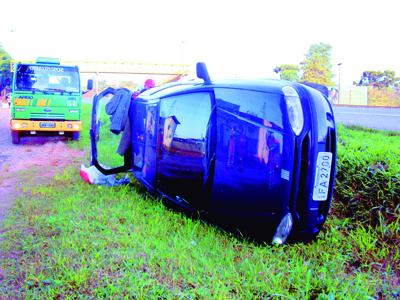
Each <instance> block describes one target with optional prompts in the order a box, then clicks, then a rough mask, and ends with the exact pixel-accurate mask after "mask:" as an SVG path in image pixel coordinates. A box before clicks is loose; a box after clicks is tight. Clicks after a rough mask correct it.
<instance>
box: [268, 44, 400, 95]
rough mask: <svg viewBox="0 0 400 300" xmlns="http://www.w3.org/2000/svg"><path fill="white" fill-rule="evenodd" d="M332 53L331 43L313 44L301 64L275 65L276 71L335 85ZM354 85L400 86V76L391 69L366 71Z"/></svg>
mask: <svg viewBox="0 0 400 300" xmlns="http://www.w3.org/2000/svg"><path fill="white" fill-rule="evenodd" d="M331 54H332V46H331V45H330V44H327V43H318V44H312V45H311V46H310V48H309V50H308V52H307V53H306V54H305V59H304V60H303V61H301V62H300V64H299V65H294V64H282V65H279V66H277V67H275V68H274V72H275V73H277V74H279V76H280V78H281V79H283V80H289V81H299V82H310V83H317V84H322V85H325V86H334V85H335V84H334V83H333V80H332V79H333V73H332V63H331ZM300 74H301V75H300ZM353 85H358V86H371V87H374V88H384V87H385V88H400V77H396V75H395V72H394V71H391V70H385V71H364V72H363V73H362V75H361V79H360V80H359V81H354V82H353Z"/></svg>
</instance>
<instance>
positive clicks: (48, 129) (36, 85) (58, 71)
mask: <svg viewBox="0 0 400 300" xmlns="http://www.w3.org/2000/svg"><path fill="white" fill-rule="evenodd" d="M81 103H82V91H81V85H80V74H79V69H78V67H77V66H66V65H61V64H60V62H59V60H58V59H50V58H38V59H37V60H36V62H34V63H16V64H15V66H14V76H13V81H12V103H11V121H10V125H11V137H12V142H13V143H14V144H18V143H19V142H20V138H21V137H23V136H29V135H66V136H69V137H70V138H72V139H73V140H77V139H79V136H80V130H81Z"/></svg>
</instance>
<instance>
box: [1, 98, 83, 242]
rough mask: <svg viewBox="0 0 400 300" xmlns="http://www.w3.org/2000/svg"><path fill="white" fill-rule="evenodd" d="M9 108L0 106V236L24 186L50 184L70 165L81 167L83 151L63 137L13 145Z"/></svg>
mask: <svg viewBox="0 0 400 300" xmlns="http://www.w3.org/2000/svg"><path fill="white" fill-rule="evenodd" d="M9 121H10V109H9V108H4V107H1V106H0V234H1V233H2V228H3V225H2V224H3V220H4V218H5V217H6V215H7V213H8V212H9V210H10V209H11V208H12V206H13V205H14V202H15V200H16V199H17V198H18V196H20V195H22V186H23V185H24V184H26V183H27V181H29V184H30V185H32V184H39V183H46V182H49V181H50V180H51V179H52V177H53V176H54V174H56V173H57V172H61V171H62V170H63V169H64V168H65V167H66V166H67V165H70V164H76V167H77V168H79V165H80V162H82V161H83V157H84V152H83V151H79V150H75V149H71V148H69V147H68V146H67V142H68V141H67V139H66V138H64V137H50V138H49V137H23V138H21V143H20V144H18V145H13V144H12V143H11V135H10V126H9Z"/></svg>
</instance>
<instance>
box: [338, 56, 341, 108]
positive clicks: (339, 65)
mask: <svg viewBox="0 0 400 300" xmlns="http://www.w3.org/2000/svg"><path fill="white" fill-rule="evenodd" d="M337 65H338V68H339V82H338V103H340V67H341V65H342V63H338V64H337Z"/></svg>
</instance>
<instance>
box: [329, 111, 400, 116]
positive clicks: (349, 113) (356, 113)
mask: <svg viewBox="0 0 400 300" xmlns="http://www.w3.org/2000/svg"><path fill="white" fill-rule="evenodd" d="M335 114H345V115H364V116H381V117H400V115H389V114H374V113H362V112H344V111H336V112H335Z"/></svg>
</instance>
